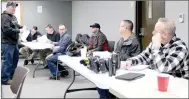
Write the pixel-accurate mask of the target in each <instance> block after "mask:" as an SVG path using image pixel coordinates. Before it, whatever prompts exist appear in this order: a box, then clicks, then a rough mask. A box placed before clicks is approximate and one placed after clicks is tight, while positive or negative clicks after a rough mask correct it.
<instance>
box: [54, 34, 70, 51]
mask: <svg viewBox="0 0 189 99" xmlns="http://www.w3.org/2000/svg"><path fill="white" fill-rule="evenodd" d="M63 39H64V40H63V41H62V42H60V45H59V46H60V47H59V48H58V49H55V50H54V51H53V53H61V51H64V50H65V49H66V48H67V46H68V43H69V42H70V41H71V37H70V36H66V37H64V38H63Z"/></svg>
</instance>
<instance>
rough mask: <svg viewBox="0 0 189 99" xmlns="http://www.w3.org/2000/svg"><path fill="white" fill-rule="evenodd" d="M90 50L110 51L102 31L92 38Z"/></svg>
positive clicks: (94, 34)
mask: <svg viewBox="0 0 189 99" xmlns="http://www.w3.org/2000/svg"><path fill="white" fill-rule="evenodd" d="M89 50H93V51H109V47H108V40H107V38H106V36H105V35H104V34H103V33H102V32H101V31H100V32H98V33H93V35H92V36H91V38H90V46H89Z"/></svg>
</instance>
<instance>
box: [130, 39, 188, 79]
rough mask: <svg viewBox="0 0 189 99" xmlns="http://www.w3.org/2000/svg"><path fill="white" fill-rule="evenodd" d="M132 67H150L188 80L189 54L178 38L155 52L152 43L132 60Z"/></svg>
mask: <svg viewBox="0 0 189 99" xmlns="http://www.w3.org/2000/svg"><path fill="white" fill-rule="evenodd" d="M129 60H132V65H138V64H145V65H150V69H153V70H157V71H159V72H163V73H169V74H171V75H173V76H177V77H183V78H188V76H189V75H188V71H189V68H188V67H189V52H188V48H187V47H186V44H185V43H184V42H183V41H182V40H181V39H179V38H177V37H176V36H174V37H173V38H172V40H171V41H170V42H169V43H167V44H166V45H164V46H163V47H160V49H159V50H153V47H152V43H150V44H149V46H148V47H147V48H146V50H145V51H143V52H142V53H141V54H139V55H137V56H135V57H132V58H130V59H129Z"/></svg>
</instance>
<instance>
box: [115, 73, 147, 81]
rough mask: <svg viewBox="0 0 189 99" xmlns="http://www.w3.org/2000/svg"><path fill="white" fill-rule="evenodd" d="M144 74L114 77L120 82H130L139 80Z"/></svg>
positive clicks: (127, 74)
mask: <svg viewBox="0 0 189 99" xmlns="http://www.w3.org/2000/svg"><path fill="white" fill-rule="evenodd" d="M144 76H145V74H142V73H126V74H123V75H120V76H116V77H115V78H116V79H121V80H127V81H132V80H136V79H139V78H142V77H144Z"/></svg>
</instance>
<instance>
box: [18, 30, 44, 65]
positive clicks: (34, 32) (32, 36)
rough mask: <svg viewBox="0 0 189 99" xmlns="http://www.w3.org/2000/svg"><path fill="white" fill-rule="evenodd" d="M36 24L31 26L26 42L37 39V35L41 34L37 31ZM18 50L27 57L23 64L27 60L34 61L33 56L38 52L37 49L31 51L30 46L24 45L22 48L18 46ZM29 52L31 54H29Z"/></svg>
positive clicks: (25, 63) (26, 62)
mask: <svg viewBox="0 0 189 99" xmlns="http://www.w3.org/2000/svg"><path fill="white" fill-rule="evenodd" d="M37 29H38V28H37V26H33V28H32V30H31V32H30V34H29V35H28V37H27V38H26V40H27V42H32V41H35V40H37V38H38V37H40V36H41V33H40V32H39V31H37ZM19 52H20V53H21V54H22V55H23V56H24V57H25V58H27V59H26V60H25V61H24V65H27V64H28V60H31V61H34V60H33V58H34V57H36V56H37V54H38V52H39V51H37V50H35V51H32V50H31V49H30V48H28V47H26V46H24V47H22V48H20V50H19ZM30 53H31V54H30Z"/></svg>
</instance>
